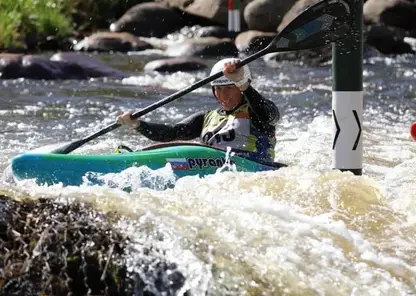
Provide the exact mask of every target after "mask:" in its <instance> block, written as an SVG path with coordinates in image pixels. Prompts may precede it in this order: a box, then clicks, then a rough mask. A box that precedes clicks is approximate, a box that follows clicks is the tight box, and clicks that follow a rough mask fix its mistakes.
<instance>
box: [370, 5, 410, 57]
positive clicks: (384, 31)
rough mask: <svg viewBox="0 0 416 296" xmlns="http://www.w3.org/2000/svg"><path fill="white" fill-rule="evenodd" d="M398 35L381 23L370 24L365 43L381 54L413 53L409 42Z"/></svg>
mask: <svg viewBox="0 0 416 296" xmlns="http://www.w3.org/2000/svg"><path fill="white" fill-rule="evenodd" d="M369 1H370V0H369ZM400 35H401V34H400V33H399V32H394V31H393V30H391V29H389V28H388V27H387V26H385V25H383V24H378V25H370V26H368V27H367V32H366V43H367V44H368V45H371V46H373V47H375V48H376V49H377V50H378V51H379V52H381V53H383V54H404V53H415V52H414V50H413V48H412V46H411V44H409V43H407V42H405V41H404V36H403V35H402V36H400Z"/></svg>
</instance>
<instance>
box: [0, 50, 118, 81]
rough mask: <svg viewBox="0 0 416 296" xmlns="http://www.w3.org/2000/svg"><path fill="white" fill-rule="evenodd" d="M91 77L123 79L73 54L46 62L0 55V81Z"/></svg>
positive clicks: (92, 60)
mask: <svg viewBox="0 0 416 296" xmlns="http://www.w3.org/2000/svg"><path fill="white" fill-rule="evenodd" d="M90 77H118V78H119V77H124V74H123V73H122V72H121V71H118V70H115V69H112V68H110V67H108V66H107V65H105V64H104V63H102V62H100V61H99V60H97V59H94V58H92V57H86V56H84V57H83V56H81V55H77V54H74V53H67V54H65V53H59V54H56V55H54V56H52V57H51V59H48V58H46V57H44V56H35V55H22V54H0V78H1V79H16V78H28V79H49V80H53V79H88V78H90Z"/></svg>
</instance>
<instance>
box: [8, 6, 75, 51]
mask: <svg viewBox="0 0 416 296" xmlns="http://www.w3.org/2000/svg"><path fill="white" fill-rule="evenodd" d="M63 2H64V0H2V1H1V2H0V48H10V47H22V46H23V45H24V42H25V38H26V36H28V35H29V34H38V35H40V36H48V35H53V36H66V35H68V34H70V33H71V32H72V24H71V18H70V16H69V14H68V11H66V9H65V8H66V7H64V5H63Z"/></svg>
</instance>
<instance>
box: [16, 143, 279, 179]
mask: <svg viewBox="0 0 416 296" xmlns="http://www.w3.org/2000/svg"><path fill="white" fill-rule="evenodd" d="M226 159H227V155H226V152H225V151H222V150H219V149H215V148H211V147H207V146H199V145H178V146H170V147H169V146H168V147H162V148H156V149H150V150H142V151H137V152H128V153H109V154H95V155H85V154H84V155H81V154H53V153H30V152H29V153H24V154H21V155H18V156H16V157H15V158H13V159H12V162H11V169H12V173H13V176H14V177H15V178H16V179H17V180H23V179H36V182H37V183H38V184H47V185H52V184H59V183H62V184H63V185H64V186H70V185H72V186H78V185H81V184H82V183H83V177H85V176H86V175H87V174H90V173H95V174H103V175H104V174H109V173H119V172H122V171H124V170H126V169H128V168H131V167H140V166H146V167H148V168H150V169H152V170H157V169H161V168H163V167H165V166H166V165H167V164H168V163H169V164H170V165H171V167H172V170H173V173H174V174H175V175H176V176H177V178H181V177H184V176H194V175H199V176H206V175H209V174H214V173H215V172H216V171H217V170H218V169H219V168H221V167H223V166H224V164H225V163H226V161H228V162H229V163H230V164H232V165H235V168H236V169H237V171H243V172H259V171H270V170H276V169H278V168H279V167H282V166H285V165H284V164H279V163H273V164H264V163H259V162H256V161H253V160H250V159H247V158H244V157H240V156H235V155H234V156H229V160H226Z"/></svg>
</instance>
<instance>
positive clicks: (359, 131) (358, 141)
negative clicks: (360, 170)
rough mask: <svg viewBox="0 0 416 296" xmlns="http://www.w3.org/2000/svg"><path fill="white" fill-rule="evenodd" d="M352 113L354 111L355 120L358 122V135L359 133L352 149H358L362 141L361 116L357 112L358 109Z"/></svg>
mask: <svg viewBox="0 0 416 296" xmlns="http://www.w3.org/2000/svg"><path fill="white" fill-rule="evenodd" d="M352 113H354V117H355V121H356V122H357V125H358V135H357V138H356V139H355V143H354V146H353V147H352V150H357V146H358V143H360V138H361V131H362V129H361V123H360V118H359V117H358V114H357V110H352Z"/></svg>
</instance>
